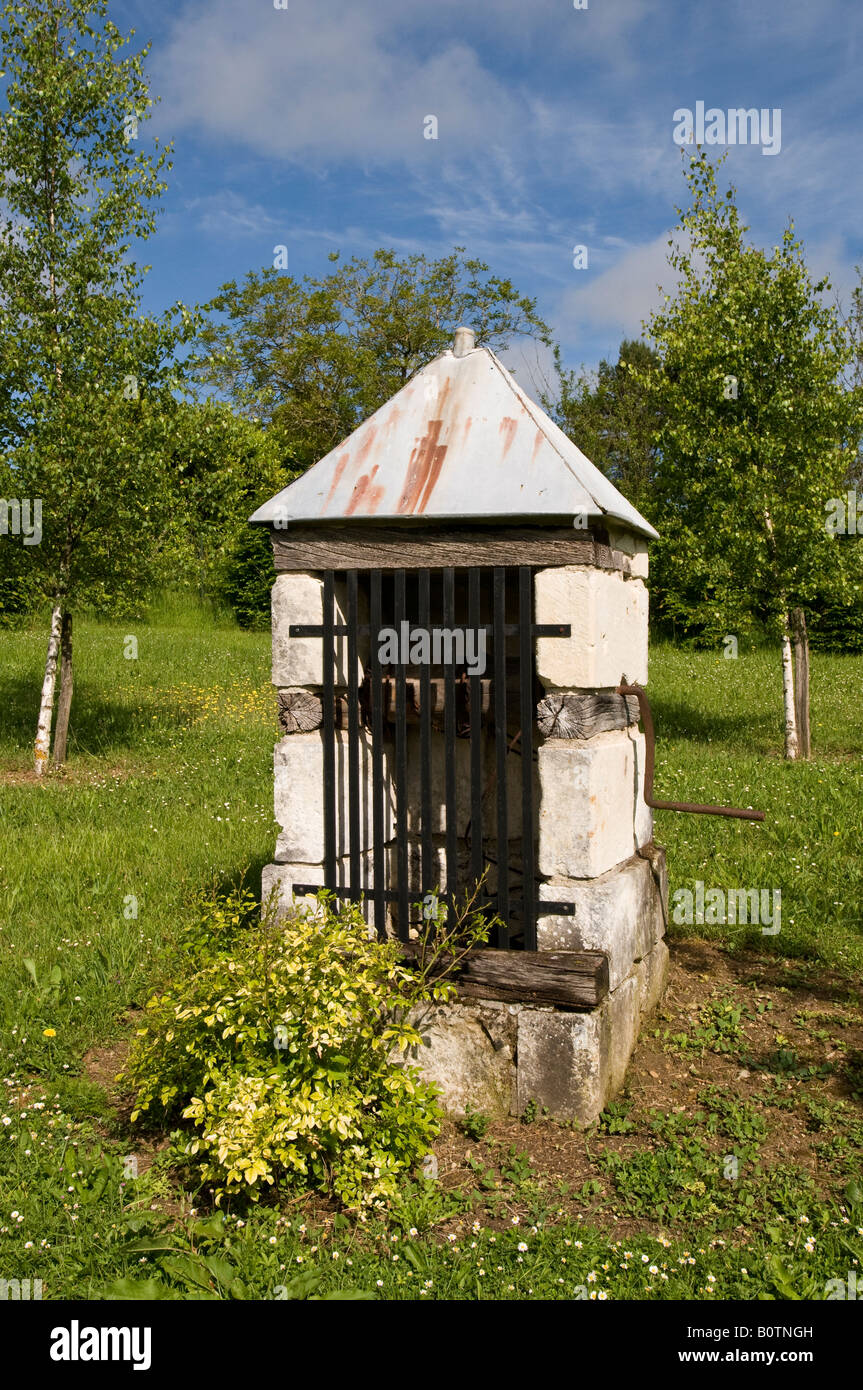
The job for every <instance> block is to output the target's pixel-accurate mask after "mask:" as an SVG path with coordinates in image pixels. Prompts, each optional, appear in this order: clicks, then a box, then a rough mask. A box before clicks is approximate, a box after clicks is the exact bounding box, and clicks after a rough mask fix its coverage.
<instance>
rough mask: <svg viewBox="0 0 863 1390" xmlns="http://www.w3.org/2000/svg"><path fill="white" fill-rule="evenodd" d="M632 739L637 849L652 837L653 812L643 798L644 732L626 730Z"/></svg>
mask: <svg viewBox="0 0 863 1390" xmlns="http://www.w3.org/2000/svg"><path fill="white" fill-rule="evenodd" d="M627 737H628V738H630V739H631V740H632V743H633V752H634V759H635V843H636V844H637V845H638V847H639V849H640V848H641V847H642V845H649V844H650V842H651V840H652V839H653V812H652V811H651V809H650V807H649V806H648V804H647V802H646V801H645V799H644V761H645V758H646V756H647V743H646V740H645V737H644V734H642V733H639V731H638V730H637V729H635V728H631V729H628V730H627Z"/></svg>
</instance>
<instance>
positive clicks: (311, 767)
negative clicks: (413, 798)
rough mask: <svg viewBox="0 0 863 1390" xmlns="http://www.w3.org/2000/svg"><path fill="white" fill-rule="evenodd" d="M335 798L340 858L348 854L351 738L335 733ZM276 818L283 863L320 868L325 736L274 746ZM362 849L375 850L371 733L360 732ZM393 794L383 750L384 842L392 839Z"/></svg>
mask: <svg viewBox="0 0 863 1390" xmlns="http://www.w3.org/2000/svg"><path fill="white" fill-rule="evenodd" d="M335 737H336V750H335V798H336V854H337V855H338V856H341V855H345V854H347V853H348V851H349V848H350V837H349V804H350V796H349V779H348V735H347V733H346V732H344V731H342V732H338V733H336V736H335ZM274 765H275V815H276V820H277V821H278V822H279V824H280V825H281V827H282V833H281V834H280V835H279V838H278V841H277V844H276V856H275V857H276V860H277V862H279V863H300V864H317V863H321V862H322V861H323V858H324V793H323V788H324V742H323V733H322V732H321V731H320V730H315V731H314V732H313V733H310V734H288V735H287V736H286V737H285V738H283V739H281V741H280V742H279V743H277V744H276V749H275V756H274ZM359 768H360V779H359V783H360V784H359V793H360V844H359V849H360V850H361V851H362V850H365V849H368V848H370V847H371V845H372V830H373V797H372V787H373V775H372V740H371V734H370V733H369V732H368V731H367V730H365V729H362V730H360V738H359ZM394 799H395V792H394V789H393V787H392V784H391V780H390V776H389V767H388V758H387V750H386V749H385V750H384V840H385V841H386V840H389V839H391V838H392V836H393V834H394V825H395V819H394Z"/></svg>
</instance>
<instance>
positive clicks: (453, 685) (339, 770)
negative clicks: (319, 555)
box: [290, 566, 574, 950]
mask: <svg viewBox="0 0 863 1390" xmlns="http://www.w3.org/2000/svg"><path fill="white" fill-rule="evenodd" d="M323 578H324V585H323V599H324V611H323V621H322V623H321V624H320V625H313V624H296V625H292V626H291V628H290V635H291V636H292V637H295V636H296V637H298V636H304V637H308V636H320V637H321V638H322V639H323V640H322V647H323V651H322V686H323V701H322V703H323V719H322V723H323V729H322V734H323V741H324V786H323V788H322V797H323V812H324V866H323V868H324V882H325V886H326V887H327V888H328V889H330V890H332V891H333V892H334V893H335V895H336V897H337V898H339V899H343V900H345V901H351V902H359V901H361V900H363V899H364V898H365V897H367V896H371V900H372V903H373V914H374V927H375V931H376V932H377V934H378V936H379V937H381V938H383V937H385V936H386V935H387V927H388V915H389V912H392V915H393V918H394V927H395V931H396V934H397V935H398V937H399V938H400V939H401V940H403V941H407V940H408V939H409V937H410V931H411V927H412V915H413V917H414V921H415V920H416V915H417V914H416V905H417V904H420V903H422V902H424V900H425V899H426V898H427V896H428V894H429V893H431V892H433V891H434V890H436V889H437V888H438V887H439V886H440V879H441V870H440V868H439V867H438V865H439V858H438V856H439V855H441V853H442V856H443V861H444V864H445V869H446V902H447V906H448V908H449V909H450V910H451V909H452V906H453V902H454V900H455V899H456V898H457V897H461V895H462V894H464V893H465V892H468V891H472V890H473V889H474V888H475V887H476V884H477V882H478V881H479V880H480V879H481V877H482V875H483V872H484V870H485V868H486V859H487V857H488V858H489V859H491V860H492V861H493V862H496V874H497V883H496V886H495V885H491V886H490V885H486V887H485V890H484V892H483V895H482V897H481V899H478V900H477V906H479V907H481V908H483V909H487V910H488V911H489V912H490V913H492V914H493V915H495V916H497V917H498V918H499V919H500V921H501V922H502V924H503V925H502V926H499V927H498V928H497V932H496V939H495V940H494V941H493V942H492V943H491V944H493V945H496V946H502V947H510V948H512V947H520V948H523V949H525V950H536V948H537V917H538V915H539V914H540V913H549V912H553V913H555V914H557V915H570V916H571V915H572V914H573V912H574V907H573V904H572V903H566V902H546V901H543V902H540V901H538V900H537V864H536V845H535V834H536V805H535V802H536V792H535V779H534V757H535V734H534V718H535V698H536V689H535V674H534V647H533V643H534V639H535V638H536V637H539V636H557V635H560V636H568V635H569V627H568V626H567V625H565V624H538V623H535V622H534V621H533V571H532V569H531V568H530V567H529V566H519V567H517V568H515V567H506V566H496V567H494V568H493V569H491V568H490V569H486V570H483V569H480V568H477V567H471V568H468V569H467V570H463V571H458V572H457V571H456V569H455V568H453V567H448V568H446V569H443V570H436V571H433V572H432V571H429V570H420V571H418V572H415V573H413V574H411V576H410V577H409V578H408V575H407V572H406V571H405V570H404V569H397V570H390V571H381V570H372V571H369V572H368V573H366V574H363V575H360V574H359V572H358V571H357V570H348V571H343V572H342V575H341V579H343V581H344V593H345V595H346V598H345V603H344V607H345V619H344V620H343V621H342V622H338V621H337V620H336V616H335V614H336V604H335V600H336V579H337V576H336V574H335V572H334V571H332V570H330V571H327V572H325V574H324V577H323ZM361 585H362V586H363V594H364V595H365V597H366V598H367V600H368V613H369V621H368V622H361V621H360V614H361V593H360V586H361ZM339 592H340V594H341V593H342V589H340V590H339ZM508 605H509V609H510V612H511V613H512V615H513V616H517V621H515V622H513V621H512V620H510V621H509V622H508V621H507V607H508ZM438 625H440V626H441V627H442V629H443V631H444V633H448V634H450V636H452V634H454V633H456V634H457V633H458V632H459V630H463V629H465V628H467V629H469V630H470V631H471V632H472V633H480V632H482V633H484V634H485V637H486V646H487V647H489V646H490V648H491V652H490V656H491V662H490V666H491V670H490V673H489V672H486V671H483V670H480V669H477V668H476V667H474V668H473V669H468V666H467V664H465V666H464V667H463V668H462V669H461V670H460V671H457V670H456V665H455V662H454V658H453V657H452V651H453V650H454V648H453V647H452V646H450V649H449V650H450V657H449V658H448V659H446V660H443V661H441V660H440V658H438V657H434V658H432V657H430V656H426V657H425V658H423V659H420V660H418V659H416V658H415V657H414V648H413V645H412V637H413V636H414V635H415V631H416V630H417V629H419V630H420V631H421V632H422V633H424V634H425V635H426V636H427V637H428V635H429V634H431V633H432V632H433V631H435V630H436V629H437V627H438ZM393 630H394V631H395V634H396V640H397V651H398V655H397V659H395V660H393V659H392V654H390V655H388V656H387V657H386V665H383V664H382V661H381V639H382V636H383V634H384V632H385V631H386V632H387V634H388V640H391V638H392V632H393ZM364 634H367V635H368V636H369V639H370V647H371V651H370V660H369V669H368V672H367V674H366V677H365V679H364V680H363V681H362V682H361V680H360V675H359V673H360V661H359V638H360V636H361V635H364ZM462 635H463V636H464V635H465V634H464V632H463V633H462ZM345 637H346V638H347V643H346V647H345V648H343V649H342V650H343V651H345V652H346V658H347V673H346V675H345V676H342V675H341V674H340V673H337V670H336V645H335V644H336V641H337V640H341V639H343V638H345ZM508 638H515V639H517V640H516V641H515V642H512V643H510V646H509V651H508V650H507V645H508V644H507V639H508ZM433 650H434V649H433ZM474 650H475V652H476V651H477V650H481V648H480V649H478V648H475V649H474ZM465 654H466V648H465ZM459 660H461V658H459ZM412 661H414V663H415V664H414V665H412V664H411V663H412ZM434 661H438V665H437V668H436V670H437V672H440V673H442V674H435V675H434V676H433V674H432V667H433V664H434ZM409 670H410V676H409V675H408V672H409ZM489 674H490V679H489ZM508 683H509V689H508V688H507V687H508ZM345 684H346V689H345ZM337 685H338V686H339V693H338V698H337V690H336V687H337ZM441 694H442V697H443V711H442V713H443V720H442V722H441V709H440V701H441ZM390 701H391V702H392V703H391V704H390ZM345 709H346V711H347V717H346V718H345ZM510 723H511V724H512V726H513V727H512V728H510V727H509V726H510ZM409 724H411V725H413V726H418V731H417V732H415V733H414V734H410V732H409ZM345 728H346V730H347V746H346V749H345V755H344V764H345V765H346V770H347V777H346V780H345V779H344V774H343V759H342V756H341V754H340V751H339V737H340V735H339V732H338V731H339V730H344V729H345ZM363 729H366V730H368V731H370V734H371V740H370V742H371V749H370V751H371V783H372V786H371V801H372V807H371V811H372V817H371V818H372V846H371V859H372V865H371V868H372V876H373V879H372V887H371V889H370V890H369V891H367V890H366V889H364V887H363V863H364V859H365V856H364V854H363V848H364V845H363V840H362V833H361V832H362V804H363V788H364V786H365V784H366V782H365V775H364V773H363V771H362V769H363V767H364V766H365V762H364V759H365V756H367V755H366V754H365V752H364V749H363V744H362V743H361V737H364V736H367V735H363V733H362V731H363ZM343 736H344V735H342V737H343ZM460 738H461V739H468V740H469V748H468V749H467V750H464V751H465V752H466V753H467V755H468V756H467V758H466V760H465V761H466V763H467V767H468V769H469V786H468V788H467V790H466V791H465V790H464V784H463V782H462V780H461V778H462V777H463V775H464V769H463V768H462V771H461V775H459V769H460V766H461V760H460V758H459V753H458V740H459V739H460ZM412 739H416V740H417V742H411V740H412ZM409 749H414V750H415V753H416V752H417V751H418V763H419V766H418V769H416V768H415V769H414V773H413V779H411V777H410V775H409V774H410V770H411V769H410V759H409ZM414 755H415V754H412V755H411V756H414ZM514 757H517V758H518V762H519V765H520V769H521V773H520V778H516V777H515V776H513V777H512V778H510V777H509V775H508V774H509V773H510V771H512V772H513V773H514V772H515V768H514V767H512V764H511V759H512V758H514ZM436 759H438V760H439V761H437V762H436ZM417 770H418V773H419V776H418V778H417V777H416V772H417ZM438 777H439V778H440V779H441V781H442V782H443V788H442V790H443V797H442V800H443V808H442V810H443V815H444V821H443V827H442V829H443V834H442V835H440V834H436V829H435V815H436V810H435V805H434V797H433V787H434V785H436V784H437V785H440V783H439V782H437V783H436V779H437V778H438ZM510 782H512V783H513V786H512V794H513V798H514V797H515V796H516V795H518V794H519V793H520V801H521V827H522V834H521V847H520V854H521V862H520V864H517V863H514V862H511V860H510V853H511V847H512V848H513V849H514V845H513V842H511V840H510V834H511V831H512V827H513V817H512V809H511V806H510V794H509V790H510V789H509V783H510ZM519 782H520V787H519ZM484 783H485V785H484ZM342 786H345V787H346V791H347V806H346V808H345V810H344V812H343V813H342V822H341V823H342V825H343V826H344V825H345V822H346V831H347V844H346V846H345V845H344V844H343V845H342V848H341V853H342V856H345V855H346V857H342V858H339V842H338V834H339V831H338V826H337V813H338V807H339V801H340V798H339V796H338V794H337V793H338V789H339V788H340V787H342ZM489 786H493V787H494V790H495V796H494V800H495V803H496V810H495V811H492V810H491V809H490V808H484V796H485V793H486V791H487V790H488V787H489ZM390 787H391V788H392V791H393V792H394V801H395V806H394V814H395V820H394V825H393V826H392V829H391V830H389V831H388V825H389V824H390V822H389V820H388V817H389V814H390V813H389V811H388V803H389V799H390V795H391V792H390V790H389V788H390ZM409 795H410V796H413V797H415V798H416V800H417V803H418V804H417V805H416V806H415V807H414V808H413V809H412V808H411V807H410V806H409ZM460 802H461V804H460ZM484 811H485V815H484ZM411 816H413V817H415V819H413V820H411ZM484 819H485V821H487V824H484ZM460 823H461V824H466V826H467V830H462V833H461V835H460V834H459V826H460ZM495 832H496V847H495V849H494V850H493V851H489V852H487V849H486V841H487V839H488V837H489V836H491V837H493V836H494V834H495ZM341 833H342V835H343V836H344V834H345V831H344V829H343V830H342V832H341ZM390 837H392V838H390ZM412 854H413V855H414V856H416V857H415V858H414V860H413V861H412V859H411V856H412ZM412 862H413V864H416V865H418V868H419V873H418V875H417V877H416V878H415V879H413V880H412ZM345 863H346V864H347V872H346V873H345V872H344V869H342V868H340V866H341V865H344V864H345ZM393 869H394V870H395V882H394V883H393V884H392V885H391V884H390V883H388V882H387V876H388V873H391V872H392V870H393ZM340 879H341V880H342V882H341V884H340V882H339V880H340ZM344 879H347V882H344ZM319 886H320V885H312V884H300V883H296V884H295V885H294V891H295V893H297V894H314V893H315V892H317V891H318V889H319ZM417 890H418V891H417Z"/></svg>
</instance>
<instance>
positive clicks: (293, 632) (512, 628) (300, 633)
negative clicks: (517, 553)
mask: <svg viewBox="0 0 863 1390" xmlns="http://www.w3.org/2000/svg"><path fill="white" fill-rule="evenodd" d="M392 626H393V624H392V623H382V624H381V627H380V628H378V629H377V631H378V632H382V631H383V630H384V629H385V628H390V627H392ZM432 626H433V627H440V626H442V624H440V623H433V624H432ZM411 627H412V628H418V627H420V624H419V623H412V624H411ZM466 627H469V628H470V629H471V631H475V632H479V631H484V632H487V633H493V632H494V626H493V624H492V623H478V624H473V623H454V624H453V631H456V632H458V631H460V630H463V629H464V628H466ZM348 630H349V629H348V628H347V627H346V626H345V625H344V624H343V623H335V624H334V625H333V629H332V632H333V636H334V637H347V635H348ZM375 630H376V629H375V628H373V627H372V625H371V623H357V626H356V631H357V632H358V633H359V632H361V633H363V635H364V636H366V635H368V634H369V633H371V632H374V631H375ZM530 630H531V635H532V636H534V637H571V636H572V629H571V626H570V624H569V623H531V625H530ZM520 631H521V628H520V627H519V626H518V624H517V623H505V624H504V628H503V633H504V636H505V637H515V636H516V634H517V633H519V632H520ZM323 635H324V629H323V626H322V625H321V623H291V625H290V627H289V628H288V636H289V637H323Z"/></svg>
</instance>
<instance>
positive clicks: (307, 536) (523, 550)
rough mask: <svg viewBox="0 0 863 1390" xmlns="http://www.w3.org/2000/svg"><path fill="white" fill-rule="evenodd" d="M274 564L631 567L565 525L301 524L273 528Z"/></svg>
mask: <svg viewBox="0 0 863 1390" xmlns="http://www.w3.org/2000/svg"><path fill="white" fill-rule="evenodd" d="M271 535H272V541H273V556H274V560H275V565H276V570H277V571H278V573H280V574H284V573H287V572H289V571H291V570H312V571H315V570H345V569H438V568H444V567H447V566H450V565H452V566H454V567H456V568H459V567H465V566H470V565H539V566H543V567H545V566H550V565H593V566H596V567H598V568H600V569H613V570H619V571H620V572H621V573H623V574H630V573H631V569H632V567H631V564H630V559H629V556H628V555H624V554H623V552H622V551H620V550H612V548H611V547H610V546H609V545H608V544H606V543H604V542H603V541H602V540H598V539H595V538H594V537H593V536H592V535H590V533H584V532H581V533H579V532H576V531H574V530H572V529H567V528H564V527H550V528H543V527H503V528H494V527H487V528H481V527H476V528H474V529H472V530H467V529H459V530H452V531H446V530H443V529H434V530H432V529H429V530H425V529H423V530H418V529H417V530H409V529H404V530H403V529H400V528H398V527H394V526H376V527H366V528H364V529H362V530H358V529H357V528H352V527H350V526H297V527H294V528H289V529H288V530H287V531H276V530H273V531H272V532H271Z"/></svg>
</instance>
